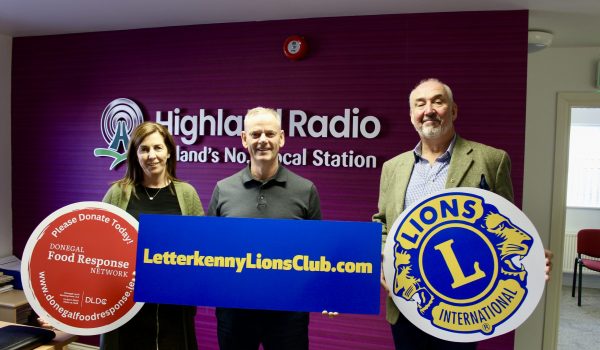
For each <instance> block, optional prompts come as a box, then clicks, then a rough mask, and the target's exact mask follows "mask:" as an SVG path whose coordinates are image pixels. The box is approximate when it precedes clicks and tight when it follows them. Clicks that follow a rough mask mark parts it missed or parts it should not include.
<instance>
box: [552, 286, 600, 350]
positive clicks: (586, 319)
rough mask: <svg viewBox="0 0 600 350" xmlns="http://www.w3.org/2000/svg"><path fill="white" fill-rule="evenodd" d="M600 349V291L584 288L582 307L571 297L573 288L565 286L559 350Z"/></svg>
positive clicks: (563, 289) (561, 301)
mask: <svg viewBox="0 0 600 350" xmlns="http://www.w3.org/2000/svg"><path fill="white" fill-rule="evenodd" d="M599 348H600V289H595V288H584V289H583V290H582V292H581V307H579V306H577V291H575V298H572V297H571V287H570V286H563V287H562V295H561V299H560V323H559V327H558V350H571V349H582V350H585V349H590V350H591V349H599Z"/></svg>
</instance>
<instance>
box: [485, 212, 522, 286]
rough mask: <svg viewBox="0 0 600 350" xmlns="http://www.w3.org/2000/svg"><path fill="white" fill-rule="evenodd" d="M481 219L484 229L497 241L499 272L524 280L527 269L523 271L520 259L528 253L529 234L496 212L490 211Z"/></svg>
mask: <svg viewBox="0 0 600 350" xmlns="http://www.w3.org/2000/svg"><path fill="white" fill-rule="evenodd" d="M483 221H484V224H483V226H484V228H485V229H486V231H487V232H489V233H491V234H493V235H494V236H495V237H493V236H492V237H491V239H492V240H493V241H497V243H496V244H495V246H496V248H497V250H498V257H499V259H500V261H501V263H502V265H501V267H500V269H501V272H502V273H503V274H505V275H507V276H516V277H518V278H519V279H520V280H521V281H525V277H526V276H527V271H525V267H524V266H523V264H522V260H523V258H524V257H525V256H526V255H527V253H529V249H530V247H531V244H532V242H533V240H532V238H531V236H530V235H528V234H527V233H525V232H524V231H523V230H521V229H520V228H518V227H517V226H516V225H514V224H513V223H512V222H511V221H510V220H509V219H508V218H506V217H505V216H504V215H502V214H500V213H498V212H490V213H489V214H488V215H487V216H485V218H484V220H483Z"/></svg>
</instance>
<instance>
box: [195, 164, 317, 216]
mask: <svg viewBox="0 0 600 350" xmlns="http://www.w3.org/2000/svg"><path fill="white" fill-rule="evenodd" d="M207 215H209V216H225V217H237V218H272V219H305V220H320V219H321V204H320V201H319V193H318V192H317V188H316V187H315V185H314V184H313V183H312V182H311V181H309V180H307V179H305V178H303V177H301V176H299V175H297V174H295V173H293V172H292V171H290V170H288V169H286V168H285V167H283V166H281V165H280V166H279V169H278V170H277V173H276V174H275V176H273V177H272V178H270V179H268V180H266V181H264V182H262V181H258V180H255V179H253V178H252V174H251V173H250V166H247V167H245V168H244V169H242V170H241V171H239V172H237V173H236V174H234V175H232V176H230V177H227V178H225V179H223V180H221V181H219V182H217V185H216V186H215V189H214V191H213V194H212V198H211V200H210V205H209V207H208V213H207Z"/></svg>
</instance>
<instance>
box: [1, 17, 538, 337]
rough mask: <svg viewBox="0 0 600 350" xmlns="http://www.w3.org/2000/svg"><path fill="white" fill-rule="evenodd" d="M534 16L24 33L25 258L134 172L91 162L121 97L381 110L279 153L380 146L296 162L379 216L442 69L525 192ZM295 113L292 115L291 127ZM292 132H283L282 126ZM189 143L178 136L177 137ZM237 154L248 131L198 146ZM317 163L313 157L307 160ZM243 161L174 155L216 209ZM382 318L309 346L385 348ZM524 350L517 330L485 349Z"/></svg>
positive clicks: (205, 326) (160, 105)
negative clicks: (420, 105) (374, 127)
mask: <svg viewBox="0 0 600 350" xmlns="http://www.w3.org/2000/svg"><path fill="white" fill-rule="evenodd" d="M527 25H528V14H527V11H507V12H466V13H433V14H411V15H388V16H367V17H341V18H322V19H303V20H289V21H267V22H253V23H232V24H214V25H198V26H186V27H172V28H157V29H144V30H130V31H118V32H102V33H88V34H73V35H57V36H45V37H26V38H15V39H14V42H13V45H14V47H13V77H12V96H13V98H12V113H13V114H12V152H13V155H12V159H13V167H12V170H13V174H12V175H13V224H14V247H13V250H14V253H15V254H16V255H20V254H21V253H22V251H23V248H24V246H25V243H26V241H27V239H28V236H29V234H30V233H31V232H32V231H33V229H34V228H35V226H36V225H37V224H38V223H39V222H40V221H41V220H42V219H43V218H45V217H46V216H47V215H48V214H49V213H51V212H52V211H54V210H56V209H58V208H60V207H62V206H64V205H67V204H70V203H73V202H78V201H85V200H99V199H101V198H102V196H103V194H104V193H105V191H106V189H107V187H108V185H109V183H110V182H111V181H114V180H116V179H118V178H120V177H121V176H122V175H123V172H124V167H123V166H120V167H118V168H117V169H116V170H112V171H111V170H108V167H109V165H110V162H111V161H110V160H109V159H107V158H95V157H94V155H93V152H94V149H95V148H98V147H106V146H107V145H106V142H105V141H104V139H103V138H102V134H101V129H100V117H101V115H102V112H103V110H104V108H105V107H106V106H107V104H108V103H109V102H111V101H112V100H114V99H116V98H119V97H126V98H130V99H132V100H134V101H135V102H136V103H137V104H138V105H139V106H140V107H141V108H142V110H143V112H144V118H145V119H146V120H155V119H156V112H157V111H162V112H163V114H166V112H167V111H172V110H173V109H175V108H180V109H181V110H182V111H181V113H180V115H182V116H183V115H185V114H195V115H197V114H198V113H199V110H200V109H201V108H203V109H205V110H206V112H207V113H210V114H213V115H214V114H216V113H217V110H218V109H223V110H224V112H225V113H226V115H229V114H235V115H243V114H244V113H245V111H246V110H247V109H248V108H252V107H255V106H257V105H262V106H268V107H275V108H282V109H283V112H284V115H286V113H289V111H290V110H297V109H299V110H303V111H305V112H306V113H307V114H308V115H309V116H311V115H328V116H330V117H332V116H334V115H336V114H343V113H344V109H345V108H355V107H356V108H358V109H360V112H359V113H358V115H359V117H360V118H364V117H365V116H369V115H372V116H376V117H377V118H378V120H379V121H380V122H381V133H380V134H379V135H378V136H377V137H376V138H373V139H367V138H349V139H339V138H338V139H336V138H331V137H330V138H314V137H297V136H296V137H288V138H287V143H286V146H285V148H284V149H283V151H285V152H299V151H300V150H301V149H303V148H306V149H308V151H309V152H312V151H313V150H316V149H320V150H324V151H329V152H333V153H342V152H348V151H349V150H353V151H354V153H355V154H364V155H374V156H376V158H377V167H376V168H372V169H366V168H333V167H314V166H290V169H292V170H294V171H296V172H298V173H300V174H301V175H303V176H306V177H308V178H310V179H311V180H313V181H314V182H315V183H316V185H317V187H318V189H319V192H320V195H321V201H322V207H323V215H324V219H328V220H357V221H369V220H370V217H371V215H372V214H373V213H374V212H375V211H376V207H377V194H378V185H379V184H378V183H379V174H380V170H381V165H382V164H383V162H384V161H385V160H387V159H389V158H391V157H392V156H394V155H396V154H398V153H400V152H402V151H405V150H407V149H410V148H412V147H414V145H415V144H416V142H417V141H418V139H417V134H416V133H415V131H414V129H413V128H412V125H411V124H410V119H409V115H408V103H407V99H408V93H409V92H410V90H411V88H412V87H413V86H414V85H415V84H416V83H417V82H418V81H419V80H421V79H423V78H427V77H438V78H440V79H441V80H443V81H445V82H446V83H448V84H449V85H450V86H451V87H452V88H453V91H454V95H455V100H456V102H457V103H458V106H459V117H458V120H457V128H458V130H459V132H460V134H461V135H462V136H464V137H466V138H470V139H473V140H476V141H480V142H485V143H487V144H490V145H493V146H495V147H499V148H503V149H505V150H507V151H508V152H509V154H510V156H511V158H512V162H513V169H512V176H513V183H514V185H515V197H516V202H517V203H518V204H519V205H520V203H521V194H522V179H523V154H524V135H525V134H524V133H525V97H526V79H527V75H526V74H527V72H526V69H527ZM293 34H301V35H303V36H305V37H306V38H307V40H308V42H309V45H310V53H309V56H308V57H307V58H306V59H305V60H303V61H298V62H292V61H289V60H288V59H286V58H285V57H284V56H283V53H282V44H283V41H284V40H285V38H286V37H287V36H289V35H293ZM285 127H286V125H285V120H284V128H285ZM286 131H287V129H286ZM175 139H176V141H177V142H178V143H179V144H180V145H181V146H185V145H183V144H182V143H181V140H180V136H179V137H175ZM203 147H211V148H213V149H216V150H220V151H221V152H222V151H223V150H224V149H225V147H228V148H232V147H237V148H238V149H241V144H240V141H239V138H237V137H228V136H205V137H201V138H199V140H198V141H197V142H196V143H195V144H193V145H190V146H186V149H187V150H196V151H200V150H202V149H203ZM309 161H310V159H309ZM240 167H241V165H240V164H236V163H231V162H228V163H225V162H220V163H183V162H180V163H179V164H178V176H179V177H180V178H182V179H184V180H187V181H189V182H190V183H192V184H193V185H194V186H195V187H196V188H197V190H198V193H199V194H200V198H201V200H202V202H203V204H204V205H205V206H206V205H207V204H208V201H209V199H210V195H211V193H212V189H213V187H214V185H215V183H216V181H217V180H219V179H221V178H223V177H225V176H228V175H230V174H232V173H233V172H235V171H237V170H238V169H240ZM197 327H198V335H199V339H200V343H201V346H202V348H203V349H214V348H216V345H215V344H216V340H215V330H214V328H215V326H214V317H213V315H212V310H211V309H205V308H199V316H198V320H197ZM390 344H391V336H390V333H389V328H388V326H387V324H386V323H385V321H384V320H383V316H379V317H367V316H355V315H343V316H340V317H339V318H337V319H335V320H323V319H321V316H320V315H314V316H313V318H312V323H311V345H312V348H313V349H388V348H390V346H391V345H390ZM507 347H512V335H508V336H504V337H499V338H496V339H494V340H492V341H488V342H485V343H484V344H483V345H481V346H480V349H482V348H488V349H491V348H507Z"/></svg>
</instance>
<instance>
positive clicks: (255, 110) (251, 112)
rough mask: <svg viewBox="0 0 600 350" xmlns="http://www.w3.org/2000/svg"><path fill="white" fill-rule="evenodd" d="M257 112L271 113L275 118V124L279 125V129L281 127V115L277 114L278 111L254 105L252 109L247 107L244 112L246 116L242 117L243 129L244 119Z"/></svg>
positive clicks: (255, 114) (253, 115) (257, 113)
mask: <svg viewBox="0 0 600 350" xmlns="http://www.w3.org/2000/svg"><path fill="white" fill-rule="evenodd" d="M259 114H271V115H272V116H273V117H275V119H276V120H277V126H278V127H279V129H281V117H280V116H279V113H277V111H276V110H274V109H273V108H265V107H254V108H252V109H249V110H248V112H247V113H246V116H245V117H244V130H245V129H246V121H247V120H248V119H250V118H253V117H255V116H257V115H259Z"/></svg>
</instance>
